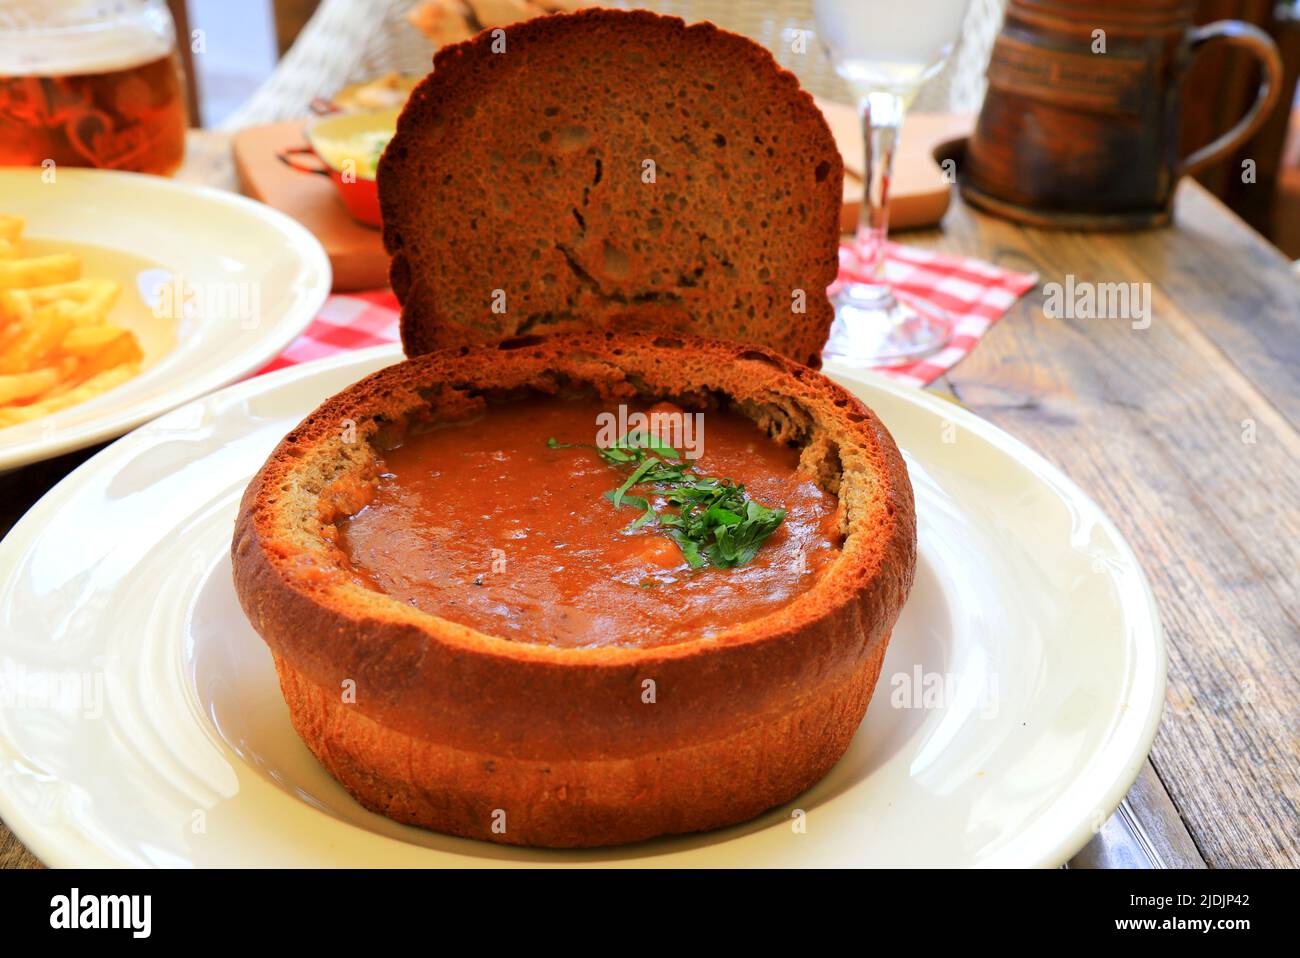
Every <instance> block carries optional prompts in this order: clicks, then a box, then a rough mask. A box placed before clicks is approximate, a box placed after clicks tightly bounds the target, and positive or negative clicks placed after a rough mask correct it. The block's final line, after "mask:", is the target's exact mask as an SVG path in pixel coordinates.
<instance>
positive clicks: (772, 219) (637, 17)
mask: <svg viewBox="0 0 1300 958" xmlns="http://www.w3.org/2000/svg"><path fill="white" fill-rule="evenodd" d="M494 40H496V41H497V42H499V41H500V37H498V36H496V35H495V34H494V32H493V31H488V32H485V33H482V34H480V35H479V36H477V37H475V38H474V39H472V40H469V41H466V42H465V43H461V44H457V45H455V46H450V47H447V48H444V49H443V50H440V51H439V52H438V55H437V56H436V58H435V59H434V70H433V73H432V74H430V75H429V76H428V77H426V78H425V80H424V81H423V82H421V83H420V85H419V86H418V87H417V88H416V89H415V92H414V93H413V95H412V96H411V99H410V101H409V103H408V104H407V106H406V109H405V110H404V111H403V113H402V115H401V118H400V120H399V121H398V125H397V134H396V136H395V137H394V139H393V141H392V143H391V144H390V145H389V147H388V149H387V151H386V152H385V153H384V156H383V159H382V161H381V163H380V166H379V173H378V180H379V196H380V203H381V206H382V209H383V218H384V244H385V246H386V247H387V249H388V251H389V253H390V254H392V258H393V259H392V267H391V280H392V285H393V289H394V290H395V291H396V293H397V296H398V298H399V299H400V300H401V302H402V341H403V343H404V345H405V347H406V352H407V355H409V356H415V355H419V354H421V353H426V352H429V351H430V350H433V349H436V348H439V347H444V346H461V345H468V344H473V343H477V342H492V341H499V340H503V339H508V338H511V337H515V336H519V335H525V334H549V333H553V332H562V331H567V330H572V329H588V328H592V327H595V326H603V325H616V326H628V325H639V324H647V323H648V324H652V325H654V326H656V327H658V328H664V327H667V328H672V329H678V330H682V331H688V332H693V333H695V334H698V335H705V336H712V337H716V338H719V339H730V340H737V341H745V342H753V343H760V344H763V345H766V346H768V347H770V348H773V349H775V350H777V351H778V352H780V353H782V354H783V355H785V356H788V357H790V358H793V359H795V360H796V361H798V362H800V363H804V364H806V365H810V366H813V367H817V366H819V365H820V359H819V357H820V353H821V350H822V347H823V346H824V345H825V342H826V337H827V333H828V331H829V327H830V323H831V320H832V319H833V311H832V308H831V305H830V303H829V302H828V300H827V298H826V287H827V286H828V285H829V284H830V283H831V282H832V281H833V280H834V278H835V275H836V268H837V258H836V257H837V247H838V241H839V214H840V197H841V181H842V178H843V165H842V162H841V160H840V155H839V152H838V150H837V148H836V146H835V141H834V139H833V137H832V136H831V133H830V130H829V128H828V127H827V125H826V121H825V120H824V118H823V117H822V115H821V113H820V111H819V110H818V109H817V107H816V105H815V104H814V103H813V100H812V97H811V96H809V95H808V94H807V93H805V92H804V91H802V90H801V89H800V88H799V85H798V81H797V80H796V79H795V77H794V76H793V75H792V74H790V73H788V72H786V71H784V70H782V69H781V68H780V67H778V66H777V64H776V62H775V61H774V60H773V59H772V56H771V54H770V53H768V52H767V51H766V50H765V49H763V48H762V47H760V46H758V45H757V44H755V43H753V42H752V41H750V40H747V39H745V38H744V37H740V36H737V35H735V34H732V33H727V32H725V31H723V30H719V29H718V28H717V27H715V26H713V25H712V24H707V23H705V24H696V25H693V26H689V27H688V26H686V25H685V23H683V21H681V20H679V19H677V18H675V17H663V16H658V15H656V14H653V13H648V12H645V11H632V12H624V11H615V10H601V9H596V10H585V11H582V12H579V13H575V14H572V15H561V14H557V15H554V16H548V17H542V18H539V19H535V20H530V21H526V22H523V23H519V24H515V25H514V26H511V27H510V28H508V29H507V30H505V32H504V43H505V49H504V51H503V52H494V51H493V43H494ZM651 163H653V167H651V165H650V164H651ZM651 180H652V181H651Z"/></svg>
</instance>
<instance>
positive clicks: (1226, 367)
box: [908, 184, 1300, 866]
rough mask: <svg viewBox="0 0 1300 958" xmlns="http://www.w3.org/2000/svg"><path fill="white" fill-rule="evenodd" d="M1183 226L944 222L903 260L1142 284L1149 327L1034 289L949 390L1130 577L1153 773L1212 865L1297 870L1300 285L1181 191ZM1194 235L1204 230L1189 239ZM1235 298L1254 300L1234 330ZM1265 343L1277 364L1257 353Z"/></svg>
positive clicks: (1235, 224) (1238, 306)
mask: <svg viewBox="0 0 1300 958" xmlns="http://www.w3.org/2000/svg"><path fill="white" fill-rule="evenodd" d="M1188 211H1190V213H1189V212H1188ZM1179 213H1180V224H1182V225H1180V226H1179V227H1177V228H1175V229H1172V230H1164V231H1156V232H1151V233H1144V234H1136V235H1126V234H1111V235H1095V234H1094V235H1084V234H1074V233H1043V232H1039V231H1032V230H1026V229H1021V228H1019V227H1016V226H1013V225H1010V224H1007V223H1003V222H1000V221H997V220H993V219H990V218H987V217H982V216H978V215H977V214H974V213H972V212H971V211H970V210H968V209H966V208H965V207H961V206H958V207H956V208H955V209H954V210H953V211H952V212H951V213H950V214H949V216H948V218H947V219H946V220H945V224H944V231H943V233H942V234H917V235H914V236H909V237H908V241H909V242H914V243H916V244H917V245H928V246H933V247H935V248H939V249H943V250H950V251H960V252H966V253H968V254H970V255H976V256H983V257H984V258H992V259H993V260H994V261H996V262H999V263H1002V264H1003V265H1008V266H1015V267H1017V268H1021V269H1032V270H1035V271H1037V272H1038V273H1039V274H1040V281H1041V282H1042V283H1048V282H1053V281H1056V282H1063V281H1064V278H1065V276H1066V275H1067V274H1070V275H1073V276H1074V277H1075V278H1076V281H1078V282H1094V283H1102V282H1130V281H1136V282H1148V281H1149V282H1151V283H1152V286H1153V293H1154V321H1153V322H1152V323H1151V326H1150V328H1148V329H1134V328H1133V327H1132V324H1131V323H1130V322H1129V321H1128V320H1125V319H1062V318H1052V317H1049V316H1048V315H1046V313H1045V312H1044V295H1043V292H1042V289H1041V288H1040V289H1039V290H1037V291H1035V292H1031V293H1030V294H1029V295H1028V296H1027V297H1026V298H1025V299H1023V300H1022V301H1021V302H1020V303H1019V304H1018V305H1017V306H1016V307H1015V309H1014V310H1013V312H1012V314H1011V315H1010V316H1009V317H1008V318H1007V319H1004V320H1003V321H1002V322H1001V323H1000V324H999V325H998V326H997V327H995V329H994V330H993V331H992V332H991V333H990V334H989V336H988V337H987V338H986V340H985V342H983V343H981V345H980V347H979V348H978V349H977V350H976V351H975V352H974V354H973V355H972V356H971V358H970V359H969V360H967V361H966V362H965V363H963V364H962V365H961V366H960V367H958V368H957V369H956V370H954V371H953V372H952V374H950V376H949V381H950V382H951V384H952V386H953V388H954V390H955V392H956V394H957V395H958V396H959V398H960V399H961V400H962V402H963V403H965V404H966V405H967V406H969V407H970V408H972V409H973V410H974V411H975V412H977V413H979V414H980V415H982V416H984V417H985V418H988V419H990V420H991V421H993V422H995V423H997V424H998V425H1000V426H1002V427H1004V428H1006V429H1007V430H1008V431H1009V432H1011V433H1013V434H1014V435H1016V436H1018V437H1020V438H1021V439H1024V440H1025V441H1026V442H1028V443H1029V444H1030V445H1031V446H1033V447H1035V448H1036V449H1038V450H1039V451H1040V452H1042V453H1043V454H1044V455H1046V456H1047V457H1048V458H1049V459H1051V460H1053V461H1054V462H1056V463H1057V464H1058V465H1059V466H1061V468H1062V469H1063V470H1064V471H1065V472H1066V473H1067V474H1068V475H1069V476H1070V477H1071V478H1073V479H1074V480H1075V481H1076V482H1078V483H1079V484H1080V485H1081V486H1082V487H1083V488H1084V489H1085V490H1086V491H1087V492H1088V493H1089V494H1090V495H1092V496H1093V497H1094V498H1095V499H1096V500H1097V501H1098V502H1099V503H1100V504H1101V506H1102V508H1103V509H1105V510H1106V512H1107V513H1108V514H1109V515H1110V516H1111V517H1112V518H1113V519H1114V520H1115V522H1116V524H1117V525H1118V526H1119V528H1120V529H1121V531H1122V532H1123V533H1124V535H1125V536H1126V537H1127V538H1128V539H1129V541H1130V543H1132V545H1133V546H1134V548H1135V550H1136V551H1137V553H1138V555H1139V557H1140V558H1141V559H1142V561H1143V564H1144V567H1145V568H1146V571H1147V574H1148V576H1149V577H1150V579H1151V580H1152V584H1153V588H1154V589H1155V592H1156V595H1157V599H1158V602H1159V605H1160V610H1161V615H1162V618H1163V620H1164V626H1165V631H1166V638H1167V642H1168V646H1169V672H1170V686H1169V696H1168V708H1167V709H1166V713H1165V717H1164V721H1163V723H1162V725H1161V730H1160V734H1159V736H1158V737H1157V740H1156V745H1155V748H1154V750H1153V755H1152V757H1153V761H1154V765H1155V768H1156V770H1157V771H1158V773H1159V776H1160V779H1161V780H1162V781H1163V782H1164V784H1165V785H1166V786H1167V787H1168V789H1169V791H1170V794H1171V796H1172V797H1173V799H1174V801H1175V803H1176V804H1177V806H1178V809H1179V811H1180V813H1181V814H1182V816H1183V818H1184V819H1185V820H1186V821H1187V823H1188V827H1189V829H1190V831H1191V834H1192V837H1193V838H1194V840H1195V841H1196V844H1197V846H1198V847H1199V849H1200V851H1201V852H1202V853H1203V855H1204V856H1205V858H1206V859H1207V861H1208V862H1209V863H1210V864H1212V865H1215V866H1259V865H1278V866H1280V865H1290V866H1295V865H1297V864H1300V830H1298V829H1297V827H1296V823H1297V821H1300V784H1298V783H1300V746H1298V742H1300V736H1298V735H1297V695H1296V689H1297V688H1300V642H1297V638H1300V624H1298V622H1297V613H1296V610H1297V609H1300V577H1297V576H1296V570H1297V569H1300V468H1297V467H1298V466H1300V461H1298V456H1297V450H1300V434H1297V432H1296V429H1295V425H1294V419H1293V417H1291V416H1290V414H1289V411H1290V410H1293V409H1294V408H1295V404H1296V401H1297V393H1298V391H1300V390H1298V389H1297V381H1296V375H1297V374H1296V370H1297V368H1300V366H1297V364H1296V363H1294V362H1293V361H1291V359H1290V352H1291V351H1293V350H1294V349H1295V344H1296V342H1297V340H1300V282H1297V280H1296V278H1295V277H1294V276H1292V275H1291V273H1290V270H1289V266H1288V265H1287V264H1286V263H1285V261H1284V260H1282V259H1281V258H1280V257H1278V256H1275V255H1265V252H1264V251H1261V250H1260V249H1259V248H1258V244H1257V243H1256V242H1255V241H1253V240H1251V239H1250V238H1249V237H1247V236H1243V235H1242V233H1243V232H1248V231H1247V228H1246V227H1245V226H1244V224H1241V223H1240V222H1239V221H1236V220H1235V219H1233V218H1231V217H1230V216H1223V215H1222V214H1221V211H1219V210H1216V209H1214V206H1213V204H1211V203H1209V202H1208V201H1207V200H1206V199H1205V198H1204V197H1203V196H1202V195H1201V191H1200V189H1199V187H1195V186H1193V185H1191V184H1185V185H1184V187H1183V188H1182V189H1181V190H1180V194H1179ZM1192 215H1198V216H1206V217H1210V218H1211V222H1212V223H1213V224H1214V225H1213V229H1212V230H1210V231H1208V232H1207V231H1206V229H1205V223H1204V222H1202V221H1198V223H1197V227H1196V228H1192V227H1190V226H1188V225H1187V221H1188V220H1189V219H1190V218H1191V216H1192ZM1216 260H1217V261H1219V262H1218V265H1216V266H1215V267H1213V268H1211V266H1210V265H1209V264H1210V263H1211V262H1213V261H1216ZM1247 289H1254V290H1263V291H1266V295H1263V296H1259V297H1256V298H1255V299H1254V300H1252V301H1251V302H1252V304H1253V306H1252V308H1251V309H1249V310H1243V308H1242V295H1243V291H1244V290H1247ZM1275 338H1276V339H1281V340H1285V345H1279V347H1278V348H1277V349H1270V348H1269V346H1270V344H1271V343H1272V341H1273V340H1274V339H1275ZM1243 423H1246V424H1247V425H1243ZM1250 423H1253V429H1254V435H1253V437H1252V436H1251V434H1250V427H1249V424H1250ZM1251 438H1253V439H1254V441H1253V442H1251V441H1243V440H1244V439H1245V440H1250V439H1251Z"/></svg>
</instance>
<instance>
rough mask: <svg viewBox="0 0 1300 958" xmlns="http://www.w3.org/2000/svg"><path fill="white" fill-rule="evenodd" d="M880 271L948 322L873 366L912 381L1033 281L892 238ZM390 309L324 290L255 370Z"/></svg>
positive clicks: (314, 347) (384, 329) (957, 354)
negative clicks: (913, 354) (924, 346)
mask: <svg viewBox="0 0 1300 958" xmlns="http://www.w3.org/2000/svg"><path fill="white" fill-rule="evenodd" d="M864 278H865V277H863V276H862V275H861V270H860V268H859V266H858V263H857V257H856V256H855V255H854V253H853V251H852V249H850V248H849V247H848V246H843V247H841V248H840V275H839V282H843V281H845V280H849V279H864ZM885 278H886V279H887V280H888V281H889V282H890V283H891V284H892V285H893V287H894V290H895V292H896V293H897V294H898V296H899V297H900V298H903V299H906V300H907V301H908V302H910V303H911V304H912V305H913V306H915V307H916V308H917V309H920V310H925V311H928V312H929V313H930V314H931V315H938V314H937V313H936V311H935V310H936V307H937V309H938V310H942V311H943V312H944V313H946V314H947V317H948V319H949V320H950V321H951V322H952V323H953V336H952V341H951V342H950V343H949V344H948V345H947V346H946V347H945V348H944V349H942V350H940V351H939V352H937V353H935V354H934V355H932V356H927V357H926V358H925V359H924V360H923V361H921V362H918V363H912V364H911V365H908V366H895V367H893V368H890V369H881V370H880V371H881V372H882V373H884V374H885V375H887V376H890V377H893V378H894V379H898V380H900V381H902V382H906V383H911V384H912V385H916V386H925V385H927V384H929V383H931V382H933V381H934V380H935V379H937V378H938V377H939V376H942V375H943V374H944V373H945V372H947V371H948V370H949V369H951V368H952V367H953V366H955V365H956V364H957V363H959V362H961V360H963V359H965V358H966V356H967V354H968V353H970V351H971V350H972V349H974V348H975V344H976V343H978V342H979V340H980V337H981V336H983V335H984V333H985V332H987V331H988V328H989V327H990V326H992V325H993V324H994V323H995V322H997V321H998V319H1000V318H1001V316H1002V314H1003V313H1005V312H1006V311H1007V309H1009V308H1010V306H1011V304H1012V303H1014V302H1015V301H1016V299H1017V298H1019V297H1020V296H1021V295H1023V294H1024V293H1025V292H1026V291H1027V290H1029V289H1030V288H1032V287H1033V286H1034V285H1035V284H1036V283H1037V282H1038V279H1037V277H1036V276H1033V275H1032V274H1029V273H1017V272H1013V271H1012V270H1007V269H1002V268H1000V267H997V266H993V265H991V264H989V263H984V262H981V261H980V260H977V259H970V258H968V257H965V256H946V255H943V254H940V253H931V252H928V251H926V250H919V249H912V248H910V247H907V246H898V245H896V244H893V243H891V244H890V245H889V249H888V251H887V253H886V257H885ZM397 316H398V305H397V298H396V297H395V296H393V294H392V292H391V291H390V290H386V289H385V290H377V291H375V292H369V293H341V294H338V295H336V296H331V297H330V298H329V299H328V300H326V301H325V305H324V306H323V307H321V311H320V313H319V314H318V315H317V316H316V319H315V321H313V322H312V324H311V325H310V326H308V327H307V330H306V331H305V332H304V333H303V334H302V335H301V336H299V337H298V338H297V339H295V340H294V341H293V342H292V343H290V344H289V348H288V349H286V350H285V351H284V352H283V353H281V354H280V355H279V356H277V357H276V358H275V359H273V360H272V361H271V362H270V363H268V364H267V365H266V366H265V367H264V368H263V369H261V370H259V373H266V372H270V371H271V370H273V369H283V368H284V367H285V366H293V365H296V364H297V363H305V362H308V361H309V360H312V359H324V358H325V357H326V356H333V355H334V354H336V353H340V352H344V351H346V350H350V349H363V348H365V347H366V346H378V345H381V344H383V343H395V342H397V340H398V338H399V337H398V329H397Z"/></svg>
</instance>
